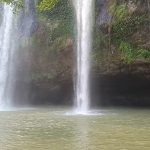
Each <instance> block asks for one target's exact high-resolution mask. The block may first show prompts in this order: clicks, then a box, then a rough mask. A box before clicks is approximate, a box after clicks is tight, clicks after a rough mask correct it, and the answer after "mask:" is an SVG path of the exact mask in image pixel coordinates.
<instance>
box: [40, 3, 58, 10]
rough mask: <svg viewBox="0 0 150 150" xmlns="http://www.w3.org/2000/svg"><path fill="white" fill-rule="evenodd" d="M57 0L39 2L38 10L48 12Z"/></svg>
mask: <svg viewBox="0 0 150 150" xmlns="http://www.w3.org/2000/svg"><path fill="white" fill-rule="evenodd" d="M58 2H59V0H42V1H40V2H39V5H38V9H39V10H40V11H49V10H51V9H52V8H54V7H55V5H56V4H57V3H58Z"/></svg>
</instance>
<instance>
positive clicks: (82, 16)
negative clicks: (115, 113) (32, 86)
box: [73, 0, 94, 114]
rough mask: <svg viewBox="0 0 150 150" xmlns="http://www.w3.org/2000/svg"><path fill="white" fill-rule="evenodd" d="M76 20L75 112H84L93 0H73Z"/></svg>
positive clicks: (88, 72) (86, 97) (88, 94)
mask: <svg viewBox="0 0 150 150" xmlns="http://www.w3.org/2000/svg"><path fill="white" fill-rule="evenodd" d="M73 2H74V6H75V12H76V22H77V37H76V42H77V46H76V47H77V48H76V49H77V76H76V83H75V84H76V85H75V103H76V113H79V114H86V113H87V112H88V111H89V107H90V90H89V84H90V52H91V49H92V30H93V12H94V0H73Z"/></svg>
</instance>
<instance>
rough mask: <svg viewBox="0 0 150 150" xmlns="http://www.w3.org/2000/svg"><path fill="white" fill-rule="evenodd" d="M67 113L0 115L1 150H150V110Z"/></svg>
mask: <svg viewBox="0 0 150 150" xmlns="http://www.w3.org/2000/svg"><path fill="white" fill-rule="evenodd" d="M68 111H69V110H67V109H63V110H62V109H54V108H53V109H52V108H49V109H33V110H19V111H11V112H10V111H7V112H0V150H150V117H149V115H150V110H140V109H117V108H116V109H109V110H102V111H101V112H102V113H103V115H88V116H84V115H77V116H76V115H65V114H66V112H68Z"/></svg>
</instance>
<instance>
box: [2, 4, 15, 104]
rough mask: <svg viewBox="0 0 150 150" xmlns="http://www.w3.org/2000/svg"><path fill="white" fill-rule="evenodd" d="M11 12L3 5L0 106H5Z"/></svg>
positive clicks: (10, 9)
mask: <svg viewBox="0 0 150 150" xmlns="http://www.w3.org/2000/svg"><path fill="white" fill-rule="evenodd" d="M12 23H13V12H12V8H11V7H10V6H9V5H6V4H5V5H4V8H3V21H2V24H1V27H0V106H3V105H5V104H6V101H5V91H6V88H7V87H6V86H7V80H8V75H9V69H8V68H9V67H8V66H9V59H10V57H9V56H10V53H11V52H10V50H11V31H12Z"/></svg>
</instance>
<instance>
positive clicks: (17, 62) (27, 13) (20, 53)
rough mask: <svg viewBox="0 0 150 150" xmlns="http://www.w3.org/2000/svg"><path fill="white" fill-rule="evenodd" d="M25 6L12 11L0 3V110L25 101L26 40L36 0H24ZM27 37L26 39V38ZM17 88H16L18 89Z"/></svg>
mask: <svg viewBox="0 0 150 150" xmlns="http://www.w3.org/2000/svg"><path fill="white" fill-rule="evenodd" d="M24 4H25V5H24V6H25V7H24V8H23V9H20V11H19V12H18V13H13V9H12V6H11V5H7V4H4V5H1V8H2V10H1V12H0V13H1V14H2V22H1V23H0V109H1V110H5V108H8V107H9V108H10V107H14V106H15V105H19V104H18V103H21V101H22V100H25V99H26V100H27V98H26V97H27V91H28V89H29V88H28V87H27V86H28V85H29V84H28V83H29V81H30V80H29V78H28V70H29V68H28V66H29V65H28V64H27V61H28V62H29V54H28V53H29V42H27V41H28V39H30V38H29V37H30V36H31V35H32V33H33V32H34V30H35V27H36V17H35V16H36V15H35V14H36V11H35V1H31V0H24ZM26 39H27V40H26ZM17 87H19V88H17Z"/></svg>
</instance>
